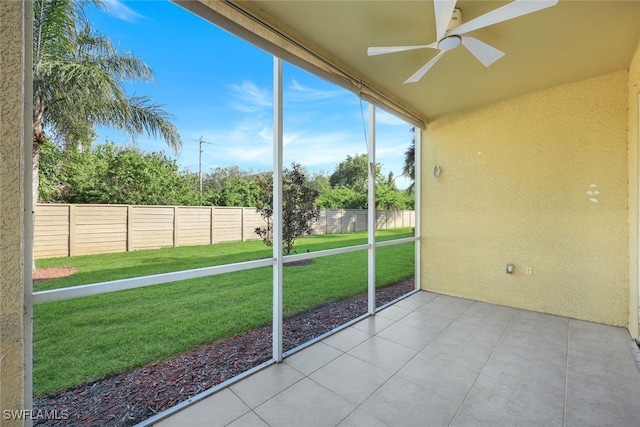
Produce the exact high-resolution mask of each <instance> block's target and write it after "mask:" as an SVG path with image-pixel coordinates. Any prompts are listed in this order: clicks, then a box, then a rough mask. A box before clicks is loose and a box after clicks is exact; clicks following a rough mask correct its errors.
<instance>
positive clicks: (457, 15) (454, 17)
mask: <svg viewBox="0 0 640 427" xmlns="http://www.w3.org/2000/svg"><path fill="white" fill-rule="evenodd" d="M460 24H462V11H461V10H460V9H458V8H457V7H456V8H455V9H453V13H452V14H451V21H449V26H448V27H447V31H451V30H453V29H454V28H457V27H459V26H460Z"/></svg>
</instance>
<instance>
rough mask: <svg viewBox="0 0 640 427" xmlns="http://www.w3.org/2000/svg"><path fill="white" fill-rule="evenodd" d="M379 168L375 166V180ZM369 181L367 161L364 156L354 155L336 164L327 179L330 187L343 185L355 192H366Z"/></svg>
mask: <svg viewBox="0 0 640 427" xmlns="http://www.w3.org/2000/svg"><path fill="white" fill-rule="evenodd" d="M380 170H381V166H380V164H376V171H375V172H376V179H377V178H378V175H380ZM368 179H369V159H368V157H367V155H366V154H356V155H354V156H347V158H346V159H345V160H343V161H342V162H340V163H338V166H336V169H335V171H334V172H333V174H331V176H330V177H329V183H330V184H331V186H332V187H338V186H340V185H343V186H345V187H347V188H351V189H353V190H354V191H356V192H363V191H364V192H366V191H367V188H368V185H367V182H368Z"/></svg>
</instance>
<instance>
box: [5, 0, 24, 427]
mask: <svg viewBox="0 0 640 427" xmlns="http://www.w3.org/2000/svg"><path fill="white" fill-rule="evenodd" d="M25 5H26V3H23V2H17V1H0V100H2V102H1V103H0V425H2V426H3V427H4V426H7V427H8V426H20V425H23V421H22V420H20V419H18V418H14V419H6V418H7V417H6V414H5V412H4V411H6V410H21V409H25V401H24V390H25V385H24V374H25V370H24V345H25V341H24V333H23V331H24V329H23V328H24V325H23V315H24V303H23V301H24V298H23V296H24V276H23V260H24V246H23V245H24V228H23V219H24V213H23V209H24V204H23V202H24V187H23V180H22V176H23V173H24V161H23V141H24V130H23V129H24V122H25V121H24V115H23V114H24V109H23V108H24V104H23V100H24V90H25V85H24V80H23V79H24V74H25V73H24V70H25V62H24V61H25V58H24V56H23V53H24V52H23V48H22V46H24V45H25V44H26V43H25V41H24V36H25V32H24V23H25V22H26V19H25V16H31V15H30V14H28V13H27V12H26V11H25V7H26V6H25ZM9 418H10V417H9Z"/></svg>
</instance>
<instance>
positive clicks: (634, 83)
mask: <svg viewBox="0 0 640 427" xmlns="http://www.w3.org/2000/svg"><path fill="white" fill-rule="evenodd" d="M639 103H640V46H639V47H638V49H636V53H635V55H634V56H633V59H632V61H631V65H630V66H629V332H630V333H631V336H632V337H634V338H636V339H638V337H639V331H638V329H639V328H638V323H639V322H640V319H639V318H638V310H639V309H640V307H639V306H640V301H639V300H638V286H639V284H638V236H639V235H638V218H639V216H638V214H639V209H638V204H639V203H640V198H639V197H638V191H640V188H639V186H638V182H639V181H638V179H639V177H640V173H639V168H638V165H639V158H638V156H639V155H640V152H639V151H638V145H639V140H638V138H639V136H640V135H638V128H639V126H640V122H639V117H638V115H639V114H640V111H638V104H639Z"/></svg>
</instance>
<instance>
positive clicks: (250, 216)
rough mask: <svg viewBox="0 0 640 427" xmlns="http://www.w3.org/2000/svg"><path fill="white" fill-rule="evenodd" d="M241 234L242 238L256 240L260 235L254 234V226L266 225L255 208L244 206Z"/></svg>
mask: <svg viewBox="0 0 640 427" xmlns="http://www.w3.org/2000/svg"><path fill="white" fill-rule="evenodd" d="M243 214H244V221H243V224H242V226H243V235H242V240H256V239H260V236H258V235H257V234H256V228H258V227H266V225H267V222H266V221H265V220H264V219H262V217H261V216H260V214H259V213H258V212H256V209H255V208H244V212H243Z"/></svg>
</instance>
